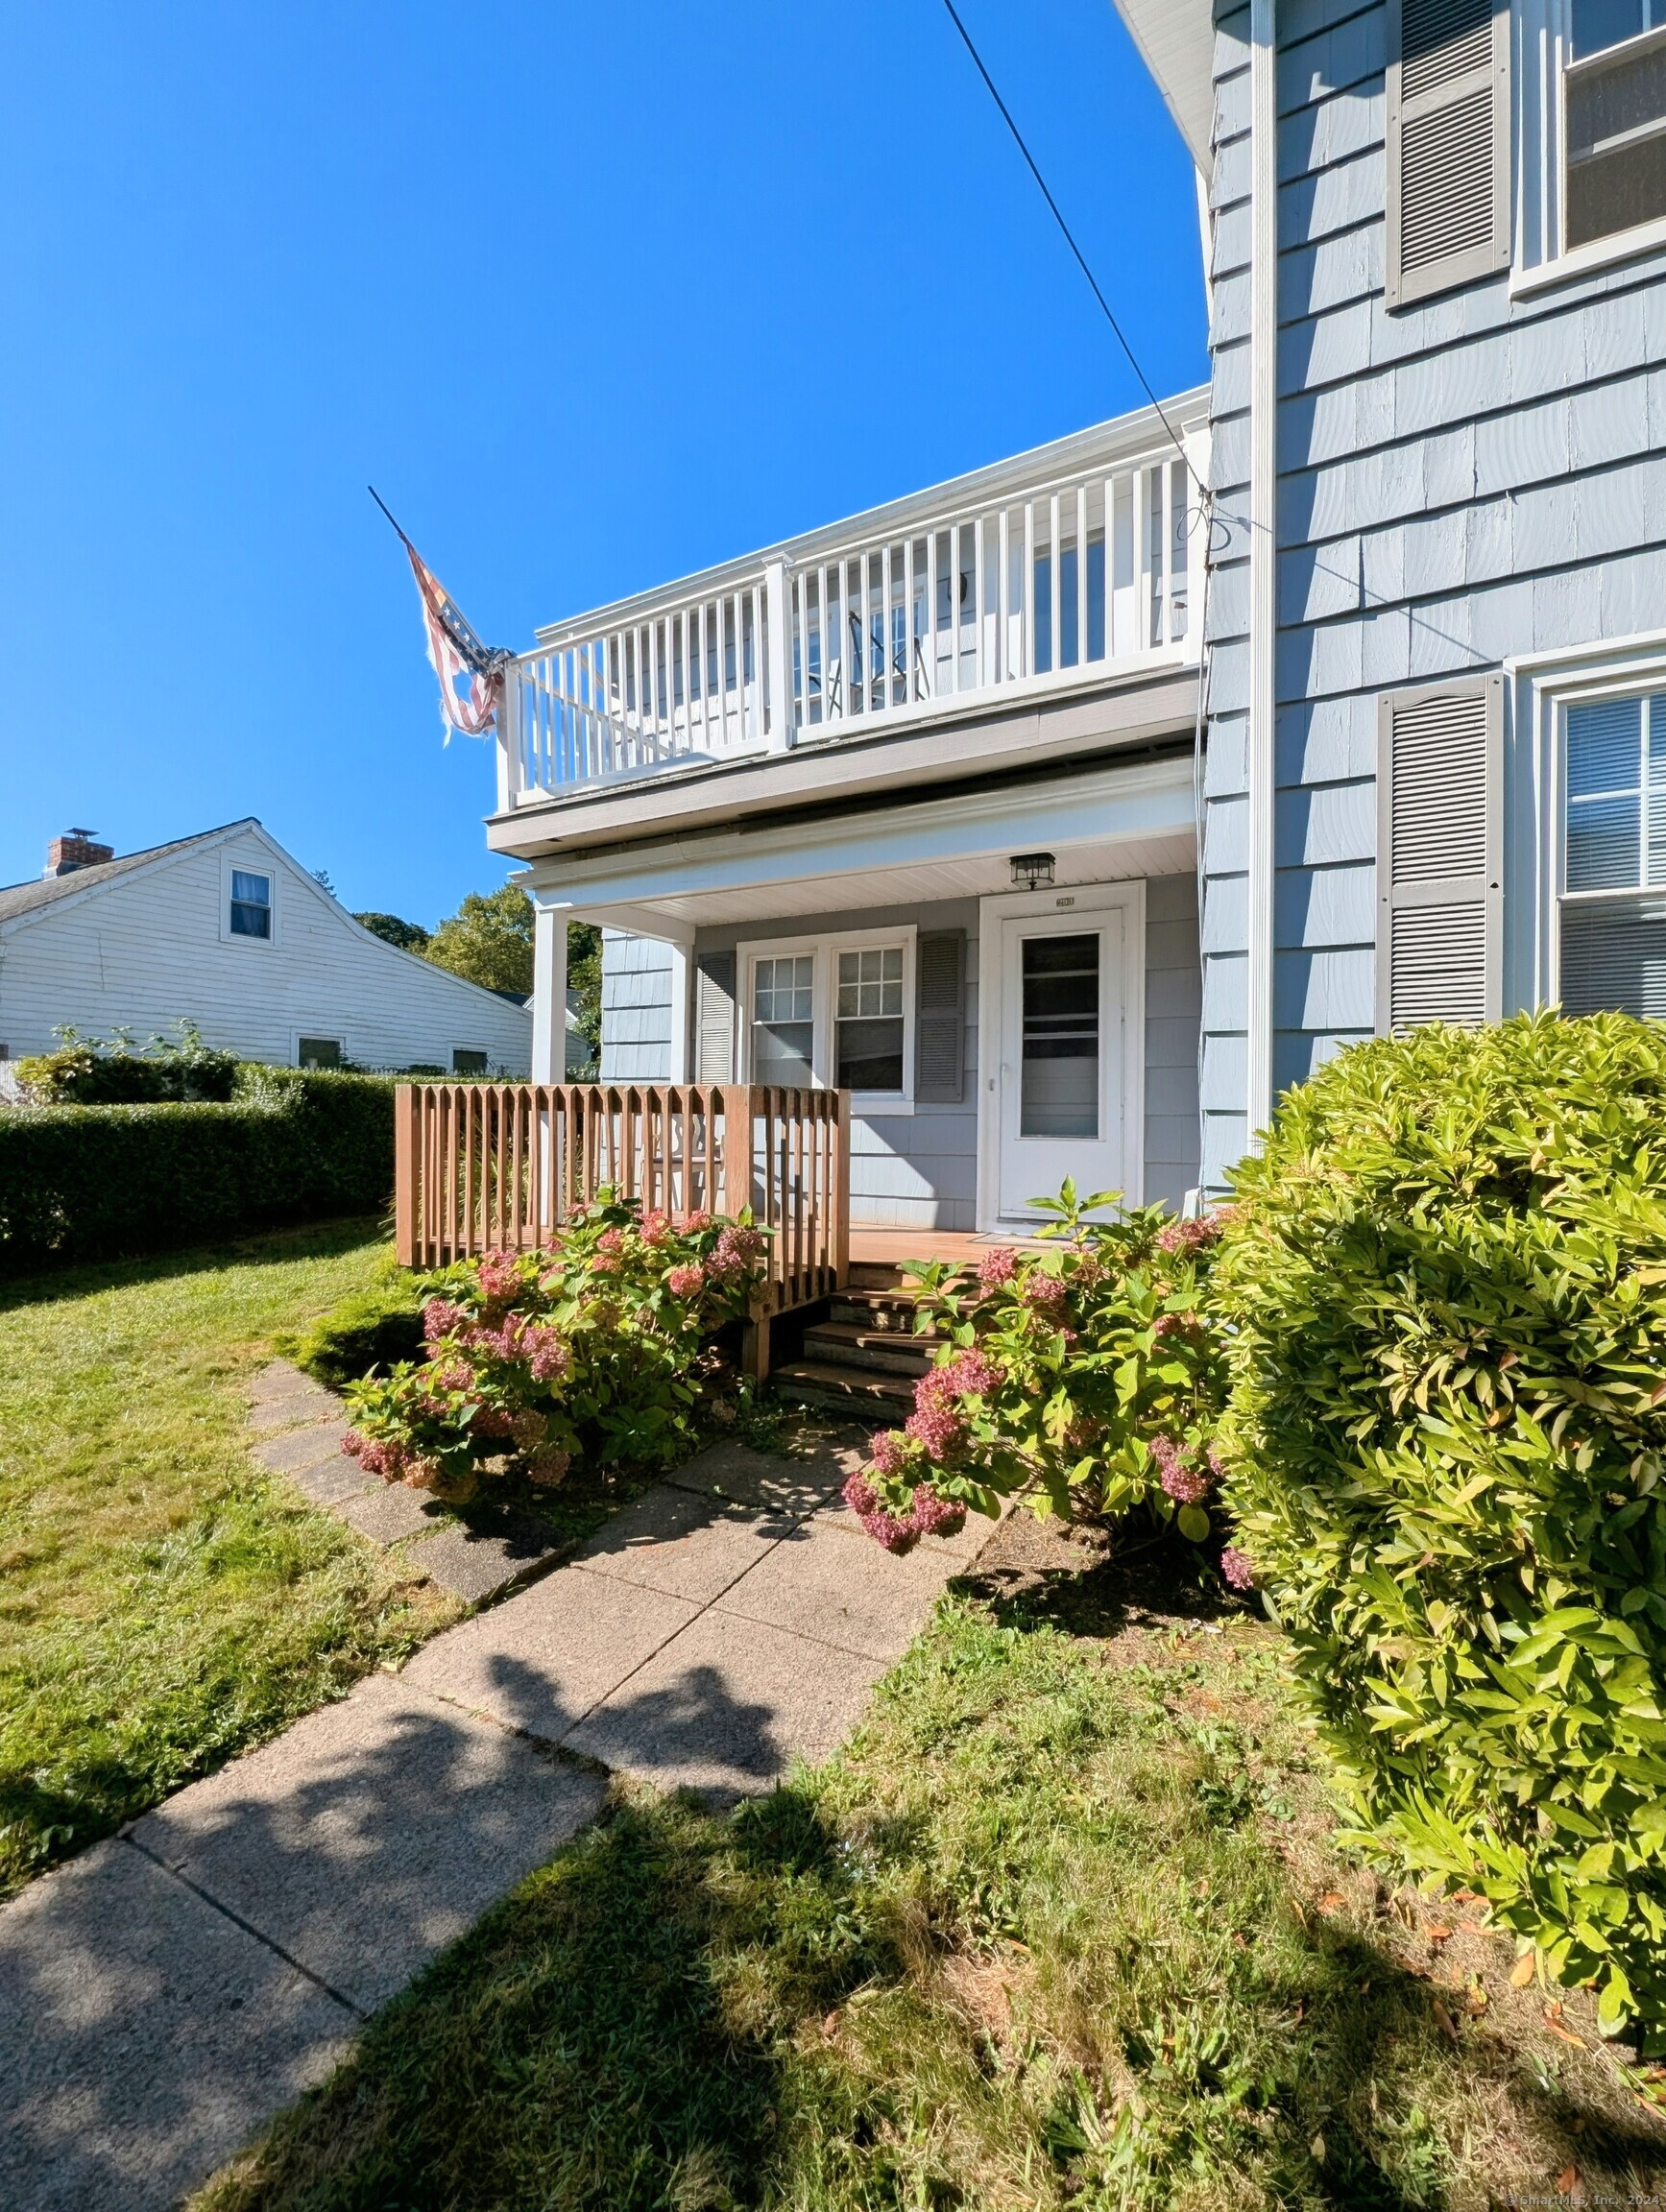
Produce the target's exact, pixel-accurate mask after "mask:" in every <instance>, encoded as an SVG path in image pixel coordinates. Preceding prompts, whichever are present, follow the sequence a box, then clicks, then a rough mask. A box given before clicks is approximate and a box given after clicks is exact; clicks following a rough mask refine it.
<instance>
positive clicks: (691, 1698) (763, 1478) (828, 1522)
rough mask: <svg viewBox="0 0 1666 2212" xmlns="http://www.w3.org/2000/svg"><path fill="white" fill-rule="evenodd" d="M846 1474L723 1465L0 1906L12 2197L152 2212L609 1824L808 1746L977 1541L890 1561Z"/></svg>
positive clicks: (726, 1455)
mask: <svg viewBox="0 0 1666 2212" xmlns="http://www.w3.org/2000/svg"><path fill="white" fill-rule="evenodd" d="M854 1464H855V1459H854V1456H853V1455H851V1454H850V1453H848V1452H838V1451H835V1450H833V1449H831V1448H830V1449H827V1450H824V1451H823V1452H822V1453H821V1454H820V1455H817V1456H815V1457H812V1458H809V1459H792V1460H788V1459H778V1458H767V1457H762V1456H761V1455H758V1454H756V1453H752V1452H748V1451H746V1450H744V1449H741V1448H740V1447H737V1446H719V1447H717V1448H715V1449H713V1450H712V1451H710V1452H707V1453H705V1454H703V1455H701V1456H700V1457H699V1458H697V1459H695V1460H693V1461H692V1462H690V1464H689V1465H688V1466H686V1467H684V1468H682V1469H681V1470H680V1471H679V1472H678V1473H677V1474H676V1475H674V1476H673V1477H672V1478H671V1479H669V1480H668V1481H665V1482H663V1483H661V1484H659V1485H658V1486H657V1487H656V1488H655V1489H653V1490H651V1491H649V1492H648V1493H647V1494H646V1495H645V1496H644V1497H642V1498H641V1499H640V1500H639V1501H638V1502H637V1503H636V1504H635V1505H633V1506H631V1507H629V1508H627V1509H626V1510H625V1511H623V1512H621V1513H620V1514H618V1515H617V1516H616V1518H615V1519H614V1520H613V1521H611V1522H610V1523H609V1524H608V1525H607V1527H604V1528H603V1529H602V1530H601V1531H600V1532H599V1533H598V1534H597V1535H596V1536H595V1537H594V1538H593V1539H592V1541H591V1543H590V1544H589V1545H587V1546H586V1547H585V1549H584V1550H583V1551H581V1552H580V1553H579V1554H578V1555H577V1557H576V1558H575V1559H574V1560H573V1561H572V1563H571V1564H569V1565H567V1566H566V1567H563V1568H560V1569H559V1570H557V1571H556V1572H555V1573H553V1574H550V1575H545V1577H544V1578H543V1580H542V1581H539V1582H535V1583H534V1584H533V1585H532V1586H531V1587H530V1588H526V1589H523V1590H521V1591H520V1592H519V1594H517V1595H515V1596H512V1597H509V1598H506V1599H504V1600H503V1601H502V1602H501V1603H499V1604H497V1605H496V1606H495V1607H494V1608H493V1609H492V1610H490V1611H487V1612H483V1613H477V1614H475V1615H474V1616H473V1617H472V1618H471V1619H470V1620H467V1621H465V1622H463V1623H461V1624H460V1625H459V1626H457V1627H455V1628H452V1629H450V1630H448V1631H447V1633H446V1634H444V1635H442V1636H439V1637H437V1638H435V1640H434V1641H433V1642H432V1643H430V1644H428V1645H427V1646H425V1647H423V1650H422V1651H420V1652H419V1653H418V1654H417V1656H416V1657H415V1658H414V1659H413V1660H412V1661H411V1662H410V1663H409V1665H408V1666H406V1668H405V1669H404V1670H403V1671H402V1672H401V1673H399V1674H398V1675H386V1674H377V1675H373V1676H371V1677H370V1678H369V1679H367V1680H366V1681H364V1682H362V1683H360V1684H359V1685H358V1687H357V1688H356V1689H355V1690H354V1691H353V1692H352V1694H351V1695H350V1696H348V1697H346V1698H344V1699H343V1700H342V1701H341V1702H340V1703H339V1704H335V1705H328V1706H325V1707H324V1708H322V1709H321V1710H320V1711H318V1712H316V1713H313V1714H310V1715H308V1717H307V1718H306V1719H303V1720H302V1721H300V1722H298V1723H297V1725H296V1726H295V1727H293V1728H291V1729H290V1730H289V1731H288V1732H287V1733H286V1734H285V1735H283V1736H281V1737H279V1738H278V1739H277V1740H276V1741H275V1742H273V1743H268V1744H266V1745H264V1746H262V1748H260V1749H259V1750H256V1751H252V1752H250V1753H249V1754H248V1755H247V1756H246V1757H244V1758H242V1759H238V1760H236V1761H234V1762H233V1763H232V1764H231V1765H230V1766H229V1767H225V1768H223V1769H222V1770H221V1772H219V1773H218V1774H215V1775H212V1776H210V1777H209V1778H208V1779H207V1780H206V1781H203V1782H198V1783H194V1784H193V1785H192V1786H191V1787H190V1788H188V1789H185V1790H181V1791H180V1792H179V1793H178V1795H176V1796H174V1797H172V1798H170V1799H169V1800H168V1801H167V1802H166V1803H165V1804H163V1805H161V1806H159V1807H158V1808H157V1810H156V1811H155V1812H154V1813H150V1814H147V1815H145V1816H144V1817H143V1818H142V1819H140V1820H137V1821H135V1822H134V1823H133V1825H132V1826H131V1827H130V1828H128V1829H127V1830H126V1831H124V1833H123V1834H122V1835H121V1836H119V1837H116V1838H112V1839H110V1840H109V1841H107V1842H104V1843H100V1844H97V1845H95V1846H94V1847H93V1848H92V1849H91V1850H90V1851H87V1852H85V1854H84V1855H83V1856H82V1857H81V1858H79V1859H76V1860H74V1861H72V1862H71V1863H69V1864H68V1865H67V1866H64V1867H63V1868H61V1869H60V1871H59V1872H57V1873H54V1874H49V1875H46V1876H45V1877H43V1878H42V1879H41V1880H40V1881H38V1882H36V1883H35V1884H34V1885H33V1887H30V1888H29V1889H27V1890H25V1891H24V1893H23V1894H22V1895H21V1896H20V1897H19V1898H17V1899H16V1900H15V1901H14V1902H13V1903H12V1904H11V1905H9V1906H7V1907H6V1908H5V1909H4V1910H3V1911H0V2206H4V2207H6V2212H89V2208H93V2207H96V2208H97V2212H161V2208H163V2207H167V2206H172V2205H174V2204H176V2203H177V2202H178V2201H179V2200H180V2198H181V2196H182V2195H183V2194H184V2193H185V2192H187V2191H188V2190H190V2189H191V2188H193V2187H195V2186H196V2185H197V2184H198V2183H200V2182H201V2181H202V2180H204V2179H205V2177H206V2176H207V2175H208V2174H209V2173H211V2172H212V2171H213V2169H214V2168H215V2166H217V2165H218V2164H219V2163H220V2162H221V2161H222V2160H223V2159H225V2158H226V2157H228V2156H229V2154H230V2153H231V2152H233V2151H235V2150H236V2149H238V2147H239V2146H240V2145H241V2144H242V2143H243V2142H245V2141H246V2140H247V2139H248V2138H249V2137H250V2136H251V2135H252V2134H254V2132H255V2130H256V2129H257V2128H259V2127H260V2126H261V2125H262V2123H263V2122H265V2121H266V2120H267V2119H269V2118H270V2117H271V2116H272V2115H273V2114H274V2113H276V2112H278V2111H279V2110H280V2109H281V2108H282V2107H283V2106H284V2105H285V2104H289V2103H290V2102H291V2101H292V2100H293V2099H294V2098H295V2097H296V2096H297V2095H298V2094H299V2093H300V2091H301V2090H302V2089H303V2088H305V2087H306V2086H307V2085H308V2084H310V2083H312V2082H315V2081H318V2080H322V2079H323V2078H324V2076H325V2075H326V2074H327V2073H328V2072H329V2071H330V2069H331V2067H332V2066H333V2065H334V2064H335V2063H336V2062H337V2060H338V2059H339V2058H340V2057H341V2056H343V2054H344V2053H345V2051H346V2050H347V2048H348V2046H349V2044H350V2039H351V2037H352V2035H353V2033H354V2032H355V2031H356V2029H357V2028H358V2026H359V2024H360V2023H361V2022H362V2021H363V2020H364V2019H365V2018H366V2017H367V2016H368V2015H369V2014H370V2013H371V2012H372V2011H374V2009H375V2008H376V2007H378V2006H380V2005H382V2004H384V2003H385V2002H386V2001H387V2000H388V1999H389V1998H390V1997H392V1996H393V1995H394V1994H395V1993H396V1992H397V1991H398V1989H400V1988H402V1987H403V1985H404V1984H405V1983H406V1982H408V1981H409V1980H410V1978H411V1976H412V1975H413V1974H415V1973H416V1972H417V1971H418V1970H419V1968H421V1967H422V1966H423V1964H424V1963H425V1961H426V1960H429V1959H430V1958H432V1957H433V1955H434V1954H435V1952H437V1951H438V1950H440V1949H441V1948H442V1947H443V1946H444V1945H446V1944H447V1943H449V1942H451V1941H452V1940H453V1939H454V1938H455V1937H456V1936H460V1935H461V1934H462V1933H463V1931H464V1930H465V1929H466V1928H468V1927H469V1925H470V1924H471V1922H472V1921H473V1920H475V1919H476V1918H478V1916H479V1915H480V1913H481V1912H483V1911H485V1910H486V1908H487V1907H488V1906H489V1905H491V1904H492V1903H493V1902H494V1901H495V1899H496V1898H497V1897H499V1896H501V1895H502V1894H503V1892H504V1891H505V1890H507V1889H509V1888H510V1887H513V1885H514V1884H515V1883H516V1882H518V1881H519V1880H520V1879H521V1877H522V1876H523V1875H525V1874H527V1873H529V1872H530V1871H531V1870H532V1869H533V1868H534V1867H536V1866H539V1865H541V1864H542V1863H543V1862H544V1861H545V1860H547V1859H548V1858H549V1857H550V1856H551V1854H552V1853H553V1852H555V1851H556V1850H557V1849H558V1848H559V1847H560V1846H561V1845H562V1844H563V1843H565V1842H567V1841H568V1840H569V1839H571V1838H572V1837H573V1836H574V1835H575V1834H576V1833H577V1832H578V1831H579V1829H580V1828H582V1827H583V1826H584V1824H585V1823H586V1822H587V1821H588V1820H590V1819H592V1817H593V1816H594V1815H596V1814H597V1813H598V1812H599V1811H600V1809H601V1807H602V1805H603V1802H604V1799H605V1795H606V1791H607V1779H608V1774H609V1772H618V1773H624V1774H629V1775H633V1776H637V1777H639V1778H640V1779H642V1780H645V1781H648V1782H650V1783H653V1784H656V1785H657V1786H659V1787H660V1788H662V1789H666V1790H669V1789H674V1788H677V1787H679V1786H684V1785H687V1786H689V1787H693V1788H696V1789H700V1790H703V1791H708V1792H711V1793H712V1794H714V1795H715V1796H717V1797H719V1798H728V1797H733V1796H735V1795H737V1794H741V1793H745V1792H749V1791H760V1790H763V1789H767V1788H768V1787H769V1785H770V1784H771V1783H772V1782H774V1781H775V1780H776V1779H777V1778H778V1777H779V1776H781V1775H782V1774H783V1773H784V1772H785V1769H786V1768H787V1767H788V1765H789V1764H790V1763H791V1762H792V1761H793V1760H794V1759H795V1758H804V1759H809V1760H814V1759H818V1758H821V1757H823V1756H825V1755H826V1754H827V1753H828V1752H830V1751H831V1750H833V1748H834V1746H835V1745H836V1744H837V1743H839V1742H840V1741H841V1739H842V1738H843V1737H844V1736H845V1735H846V1734H847V1732H848V1731H849V1729H850V1728H851V1726H852V1724H853V1723H854V1722H855V1721H856V1719H857V1718H858V1716H859V1714H860V1712H861V1709H862V1706H863V1704H864V1702H865V1700H866V1697H867V1695H868V1692H869V1690H870V1689H871V1687H872V1685H873V1683H874V1682H875V1681H876V1680H877V1678H878V1677H879V1676H880V1675H881V1673H883V1671H885V1669H886V1668H887V1667H888V1666H889V1665H890V1664H891V1663H892V1661H893V1660H895V1659H896V1658H897V1657H898V1656H899V1655H900V1654H901V1653H902V1651H903V1649H904V1648H905V1646H906V1645H907V1643H908V1641H909V1639H910V1638H911V1637H912V1636H913V1634H914V1633H915V1631H916V1630H917V1629H918V1628H919V1627H920V1625H921V1624H922V1623H923V1622H924V1620H925V1618H926V1615H927V1613H928V1611H929V1610H930V1604H931V1601H932V1599H934V1598H935V1596H936V1595H937V1593H938V1591H939V1590H940V1589H941V1588H942V1587H943V1585H944V1583H945V1582H946V1581H947V1580H948V1578H949V1576H950V1575H953V1574H955V1573H959V1572H963V1571H964V1570H965V1568H966V1567H967V1566H969V1565H970V1563H971V1561H972V1559H973V1558H974V1557H975V1556H976V1554H977V1551H978V1550H979V1549H980V1548H981V1546H982V1544H983V1542H984V1541H985V1540H986V1539H987V1537H988V1535H989V1534H990V1533H991V1528H990V1525H989V1524H988V1523H986V1522H981V1521H980V1522H978V1523H977V1524H976V1525H975V1526H974V1527H969V1528H968V1529H967V1530H966V1531H965V1532H964V1533H963V1534H962V1535H961V1536H959V1537H957V1538H954V1539H953V1540H951V1541H949V1542H947V1543H943V1542H932V1543H930V1544H926V1545H922V1546H921V1548H920V1549H919V1551H916V1552H914V1553H913V1554H912V1555H910V1556H909V1557H907V1558H905V1559H893V1558H890V1557H888V1556H887V1555H886V1554H885V1553H884V1552H882V1551H880V1549H879V1548H878V1546H876V1545H874V1544H871V1543H869V1541H868V1540H867V1538H866V1537H864V1536H863V1535H862V1533H861V1531H860V1529H859V1528H858V1527H857V1525H856V1522H855V1520H854V1518H853V1516H852V1515H851V1514H850V1513H849V1512H848V1511H847V1510H846V1508H845V1507H844V1505H843V1504H842V1503H841V1502H840V1501H839V1500H838V1497H837V1492H838V1487H839V1484H840V1483H841V1482H842V1481H843V1479H844V1477H845V1475H846V1473H847V1472H848V1470H849V1468H850V1467H851V1466H852V1465H854Z"/></svg>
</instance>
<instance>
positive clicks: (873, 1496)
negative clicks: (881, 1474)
mask: <svg viewBox="0 0 1666 2212" xmlns="http://www.w3.org/2000/svg"><path fill="white" fill-rule="evenodd" d="M841 1495H842V1496H843V1498H844V1502H845V1503H846V1504H847V1505H848V1506H849V1507H850V1509H851V1511H852V1512H853V1513H854V1514H855V1515H856V1517H857V1520H858V1521H859V1522H860V1523H861V1525H862V1528H863V1530H864V1532H865V1533H866V1534H867V1535H869V1536H871V1537H872V1538H873V1540H874V1542H875V1543H876V1544H882V1545H883V1546H884V1548H885V1550H886V1551H899V1552H900V1551H912V1550H913V1549H914V1547H915V1545H916V1544H917V1543H918V1542H919V1541H920V1532H919V1530H918V1529H917V1528H916V1527H914V1525H913V1522H912V1520H911V1519H910V1520H907V1521H900V1520H898V1518H897V1516H896V1515H895V1514H894V1513H888V1512H887V1511H886V1510H885V1508H884V1506H883V1505H882V1504H881V1502H880V1498H879V1493H878V1492H877V1491H876V1490H875V1489H874V1487H873V1485H872V1483H870V1482H869V1481H867V1480H866V1479H864V1478H863V1477H862V1476H860V1475H853V1476H852V1477H851V1479H850V1480H849V1481H848V1482H847V1483H846V1484H845V1486H844V1490H843V1492H842V1493H841Z"/></svg>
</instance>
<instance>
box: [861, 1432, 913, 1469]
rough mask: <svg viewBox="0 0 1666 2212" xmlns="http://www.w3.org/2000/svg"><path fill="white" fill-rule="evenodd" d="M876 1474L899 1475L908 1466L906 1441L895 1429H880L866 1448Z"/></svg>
mask: <svg viewBox="0 0 1666 2212" xmlns="http://www.w3.org/2000/svg"><path fill="white" fill-rule="evenodd" d="M868 1457H869V1461H870V1463H871V1465H872V1466H873V1468H874V1471H875V1472H876V1474H880V1475H900V1474H901V1473H902V1472H903V1470H904V1468H905V1467H906V1466H907V1464H908V1445H907V1439H906V1438H905V1436H904V1435H903V1434H902V1432H901V1431H899V1430H896V1429H881V1431H880V1432H879V1434H878V1435H877V1436H876V1437H874V1438H873V1440H872V1442H871V1443H870V1444H869V1446H868Z"/></svg>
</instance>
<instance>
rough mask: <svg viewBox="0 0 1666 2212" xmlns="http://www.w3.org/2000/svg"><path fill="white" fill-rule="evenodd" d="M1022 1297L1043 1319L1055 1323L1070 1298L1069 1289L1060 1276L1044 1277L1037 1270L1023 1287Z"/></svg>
mask: <svg viewBox="0 0 1666 2212" xmlns="http://www.w3.org/2000/svg"><path fill="white" fill-rule="evenodd" d="M1024 1296H1025V1301H1026V1304H1028V1305H1030V1306H1033V1307H1034V1309H1035V1310H1036V1311H1037V1312H1038V1313H1040V1314H1041V1315H1042V1316H1043V1317H1044V1318H1045V1319H1047V1320H1050V1321H1056V1320H1057V1318H1058V1316H1059V1314H1060V1313H1062V1312H1063V1310H1064V1308H1065V1304H1066V1301H1067V1300H1068V1299H1069V1297H1070V1289H1069V1286H1067V1285H1066V1283H1065V1281H1064V1278H1063V1277H1062V1276H1059V1275H1044V1274H1043V1273H1042V1272H1041V1270H1040V1269H1039V1268H1037V1269H1036V1270H1035V1272H1034V1273H1033V1274H1032V1275H1031V1276H1030V1277H1029V1278H1028V1280H1027V1281H1026V1284H1025V1286H1024Z"/></svg>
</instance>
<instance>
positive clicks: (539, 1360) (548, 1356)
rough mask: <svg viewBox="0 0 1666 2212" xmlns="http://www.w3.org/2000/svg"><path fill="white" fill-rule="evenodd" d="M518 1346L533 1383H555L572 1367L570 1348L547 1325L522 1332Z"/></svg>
mask: <svg viewBox="0 0 1666 2212" xmlns="http://www.w3.org/2000/svg"><path fill="white" fill-rule="evenodd" d="M520 1345H521V1352H522V1355H523V1356H524V1358H525V1359H526V1363H527V1366H528V1368H529V1369H530V1370H531V1373H532V1379H533V1381H534V1382H535V1383H557V1382H559V1381H560V1380H561V1378H562V1376H564V1375H565V1374H567V1371H568V1370H569V1369H570V1367H571V1366H572V1347H571V1346H570V1345H569V1344H568V1343H567V1338H566V1337H565V1336H564V1335H563V1334H562V1333H561V1331H560V1330H559V1329H557V1328H554V1327H553V1326H551V1325H550V1324H548V1323H544V1324H543V1325H539V1324H536V1323H535V1324H534V1325H533V1326H531V1327H530V1328H527V1329H525V1330H523V1331H522V1332H521V1338H520Z"/></svg>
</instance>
